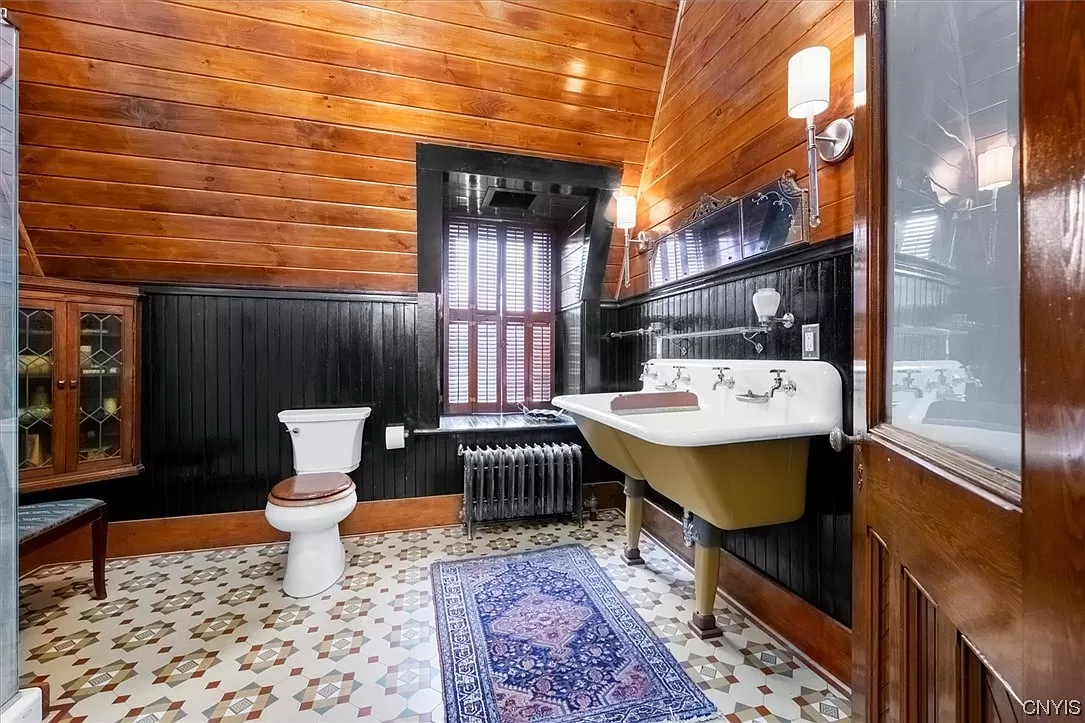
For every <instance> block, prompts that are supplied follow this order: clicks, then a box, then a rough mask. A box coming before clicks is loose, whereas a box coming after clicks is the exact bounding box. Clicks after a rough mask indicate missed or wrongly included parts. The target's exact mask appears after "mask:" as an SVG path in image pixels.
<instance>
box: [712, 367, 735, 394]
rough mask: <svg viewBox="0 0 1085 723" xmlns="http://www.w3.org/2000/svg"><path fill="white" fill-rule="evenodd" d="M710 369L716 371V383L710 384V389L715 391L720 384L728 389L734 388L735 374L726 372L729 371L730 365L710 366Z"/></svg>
mask: <svg viewBox="0 0 1085 723" xmlns="http://www.w3.org/2000/svg"><path fill="white" fill-rule="evenodd" d="M712 371H714V372H716V383H715V384H713V385H712V391H715V390H716V388H717V387H719V386H720V385H721V384H722V385H723V386H725V387H727V388H728V389H734V388H735V375H734V374H733V373H731V374H727V373H726V372H730V371H731V367H712Z"/></svg>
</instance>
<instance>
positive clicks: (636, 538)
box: [622, 475, 644, 565]
mask: <svg viewBox="0 0 1085 723" xmlns="http://www.w3.org/2000/svg"><path fill="white" fill-rule="evenodd" d="M643 519H644V480H642V479H636V478H635V477H630V476H629V475H626V476H625V552H624V553H622V559H623V560H625V564H626V565H643V564H644V558H643V557H641V556H640V528H641V522H642V520H643Z"/></svg>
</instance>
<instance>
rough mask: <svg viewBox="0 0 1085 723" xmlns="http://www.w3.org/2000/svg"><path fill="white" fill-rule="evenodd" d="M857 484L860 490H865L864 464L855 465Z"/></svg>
mask: <svg viewBox="0 0 1085 723" xmlns="http://www.w3.org/2000/svg"><path fill="white" fill-rule="evenodd" d="M855 484H856V486H858V487H859V489H863V463H862V462H860V463H859V464H857V465H855Z"/></svg>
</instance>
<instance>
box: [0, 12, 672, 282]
mask: <svg viewBox="0 0 1085 723" xmlns="http://www.w3.org/2000/svg"><path fill="white" fill-rule="evenodd" d="M5 5H7V6H8V7H10V9H11V10H12V11H13V16H14V17H15V18H16V20H17V22H18V23H19V25H20V27H21V28H22V53H21V62H22V65H21V74H22V76H21V77H22V86H21V116H20V123H21V129H20V130H21V137H20V140H21V143H22V147H21V151H22V157H21V161H22V183H21V194H22V203H21V209H22V214H23V218H24V220H25V221H26V226H27V228H28V229H29V232H30V236H31V238H32V240H33V242H34V244H35V248H36V250H37V252H38V255H39V257H40V259H41V262H42V265H43V267H44V270H45V273H46V274H48V275H55V276H65V277H73V278H87V279H101V280H110V281H129V282H149V281H158V282H180V283H210V284H221V285H275V286H293V287H309V288H337V289H369V290H413V289H414V288H415V271H416V259H415V250H416V238H415V188H414V184H415V167H414V165H415V164H414V159H415V144H416V142H418V141H419V140H435V141H439V142H442V143H446V144H455V145H465V146H473V147H480V148H488V149H495V150H502V151H508V152H514V153H525V154H529V155H536V156H548V157H555V158H562V159H569V160H576V161H585V162H596V163H605V164H613V165H619V166H622V167H623V169H624V180H623V183H624V184H625V185H626V186H627V188H629V189H630V190H632V189H635V188H636V187H637V186H638V184H639V183H640V178H641V170H642V164H643V162H644V158H645V152H646V149H647V142H648V140H649V136H650V132H651V126H652V118H653V114H654V112H655V109H656V102H657V95H658V92H659V88H660V84H661V82H662V79H663V73H664V66H665V63H666V59H667V53H668V49H669V46H670V41H671V34H672V29H673V27H674V22H675V17H676V14H677V2H668V1H665V0H611V1H609V2H606V3H582V2H574V1H573V0H558V1H557V2H555V1H553V0H509V1H505V0H482V1H480V2H471V1H468V0H385V1H383V2H382V1H377V0H373V1H368V0H367V1H365V2H346V1H332V0H327V1H325V2H306V3H287V2H260V1H258V0H251V1H248V0H176V1H174V2H161V1H159V0H111V1H110V2H70V1H68V0H12V1H11V2H6V3H5Z"/></svg>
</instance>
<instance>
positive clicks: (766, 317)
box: [753, 288, 795, 329]
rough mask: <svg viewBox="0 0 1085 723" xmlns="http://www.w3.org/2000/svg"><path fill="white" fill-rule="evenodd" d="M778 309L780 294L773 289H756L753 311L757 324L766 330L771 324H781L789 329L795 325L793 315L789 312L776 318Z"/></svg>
mask: <svg viewBox="0 0 1085 723" xmlns="http://www.w3.org/2000/svg"><path fill="white" fill-rule="evenodd" d="M779 309H780V292H779V291H777V290H776V289H773V288H765V289H758V290H757V291H755V292H754V293H753V310H754V313H755V314H757V322H758V323H759V324H761V325H762V326H764V327H766V328H768V327H770V326H771V325H773V324H782V325H783V327H784V328H785V329H790V328H791V327H792V326H793V325H794V324H795V315H794V314H792V313H791V312H788V313H786V314H784V315H783V316H776V312H777V311H779Z"/></svg>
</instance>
